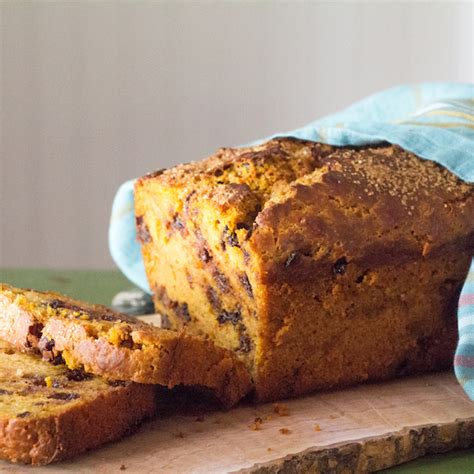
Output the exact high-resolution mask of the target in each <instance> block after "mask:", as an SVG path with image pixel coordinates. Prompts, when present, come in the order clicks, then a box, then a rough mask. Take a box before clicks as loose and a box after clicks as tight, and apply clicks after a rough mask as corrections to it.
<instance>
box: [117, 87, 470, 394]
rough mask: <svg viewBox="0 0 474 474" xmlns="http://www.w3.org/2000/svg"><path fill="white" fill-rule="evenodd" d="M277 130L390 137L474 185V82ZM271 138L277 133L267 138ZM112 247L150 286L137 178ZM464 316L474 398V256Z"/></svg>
mask: <svg viewBox="0 0 474 474" xmlns="http://www.w3.org/2000/svg"><path fill="white" fill-rule="evenodd" d="M273 136H274V137H275V136H292V137H298V138H302V139H306V140H313V141H318V142H323V143H328V144H330V145H339V146H343V145H353V146H360V145H370V144H376V143H380V142H383V141H385V142H389V143H393V144H396V145H400V146H401V147H402V148H404V149H405V150H408V151H411V152H412V153H415V154H416V155H418V156H420V157H422V158H425V159H427V160H432V161H436V162H437V163H439V164H441V165H443V166H444V167H445V168H448V169H449V170H451V171H452V172H453V173H454V174H456V175H457V176H459V177H460V178H461V179H463V180H465V181H467V182H471V183H473V182H474V85H473V84H445V83H432V84H417V85H406V86H399V87H395V88H393V89H389V90H386V91H383V92H380V93H378V94H375V95H372V96H370V97H367V98H366V99H363V100H361V101H360V102H357V103H355V104H353V105H351V106H350V107H348V108H347V109H345V110H343V111H342V112H339V113H336V114H333V115H329V116H327V117H324V118H322V119H319V120H316V121H315V122H312V123H310V124H308V125H306V126H305V127H302V128H298V129H296V130H293V131H290V132H284V133H277V134H275V135H273ZM268 138H271V137H267V138H266V139H265V140H267V139H268ZM261 141H263V140H261ZM473 222H474V216H473ZM473 225H474V224H473ZM109 246H110V252H111V254H112V257H113V259H114V260H115V262H116V263H117V265H118V267H119V268H120V269H121V270H122V272H123V273H124V274H125V276H126V277H127V278H128V279H129V280H131V281H132V282H133V283H135V284H136V285H137V286H139V287H140V288H142V289H144V290H146V291H148V292H149V291H150V290H149V286H148V282H147V279H146V275H145V269H144V266H143V261H142V257H141V252H140V246H139V244H138V242H137V241H136V235H135V218H134V214H133V180H132V181H128V182H126V183H125V184H123V185H122V186H121V187H120V189H119V190H118V192H117V195H116V197H115V200H114V203H113V208H112V217H111V222H110V230H109ZM458 322H459V332H460V337H459V344H458V348H457V352H456V357H455V372H456V375H457V377H458V380H459V382H460V383H461V384H462V385H463V387H464V389H465V390H466V392H467V394H468V395H469V396H470V398H471V399H473V400H474V261H473V265H472V266H471V270H470V273H469V275H468V277H467V280H466V283H465V285H464V288H463V291H462V295H461V299H460V304H459V314H458Z"/></svg>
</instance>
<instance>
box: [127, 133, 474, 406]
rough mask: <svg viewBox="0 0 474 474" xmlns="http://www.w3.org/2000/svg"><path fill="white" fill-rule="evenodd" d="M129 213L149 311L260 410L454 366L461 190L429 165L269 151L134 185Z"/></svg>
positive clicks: (372, 151) (470, 216)
mask: <svg viewBox="0 0 474 474" xmlns="http://www.w3.org/2000/svg"><path fill="white" fill-rule="evenodd" d="M135 212H136V224H137V235H138V238H139V240H140V241H141V243H142V252H143V258H144V262H145V267H146V271H147V276H148V280H149V282H150V287H151V289H152V291H153V297H154V303H155V307H156V310H157V311H158V312H160V313H161V314H163V315H164V318H165V319H166V320H167V322H168V324H169V326H170V327H172V328H174V329H176V328H181V327H184V326H186V327H187V328H188V330H189V331H192V332H193V333H195V334H203V335H206V336H207V337H209V338H210V339H211V340H213V341H215V343H216V344H217V345H219V346H222V347H225V348H227V349H230V350H232V351H235V353H236V354H237V355H238V356H239V357H240V358H241V359H242V360H243V361H244V362H245V363H246V364H247V366H248V367H249V370H250V371H251V374H252V377H253V381H254V383H255V386H256V392H257V395H258V398H260V399H261V400H272V399H278V398H282V397H288V396H295V395H298V394H302V393H306V392H308V391H311V390H314V389H319V388H328V387H335V386H343V385H347V384H353V383H356V382H361V381H365V380H381V379H387V378H390V377H394V376H397V375H401V374H408V373H414V372H419V371H428V370H436V369H441V368H444V367H448V366H449V365H450V364H451V361H452V355H453V350H454V347H455V343H456V338H457V333H456V319H455V314H456V304H457V299H458V296H459V291H460V287H461V285H462V282H463V279H464V278H465V275H466V273H467V270H468V266H469V262H470V258H471V255H472V252H473V247H474V186H473V185H470V184H467V183H463V182H461V181H460V180H459V179H457V178H456V177H455V176H454V175H453V174H451V173H450V172H449V171H447V170H446V169H443V168H442V167H440V166H439V165H437V164H435V163H433V162H430V161H427V160H423V159H421V158H419V157H417V156H415V155H413V154H411V153H408V152H406V151H404V150H403V149H401V148H399V147H397V146H392V145H382V146H376V147H367V148H360V149H349V148H336V147H330V146H327V145H322V144H319V143H313V142H307V141H303V140H298V139H292V138H280V139H273V140H271V141H269V142H267V143H264V144H263V145H259V146H255V147H251V148H239V149H222V150H219V151H218V152H217V153H216V154H215V155H214V156H212V157H210V158H208V159H207V160H204V161H201V162H196V163H190V164H186V165H180V166H176V167H175V168H172V169H169V170H160V171H158V172H155V173H151V174H149V175H147V176H145V177H143V178H141V179H139V180H138V181H137V183H136V186H135Z"/></svg>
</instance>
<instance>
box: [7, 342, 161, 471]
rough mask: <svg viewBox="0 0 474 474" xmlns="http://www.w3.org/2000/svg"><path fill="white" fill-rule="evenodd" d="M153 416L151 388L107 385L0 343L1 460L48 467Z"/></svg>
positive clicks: (133, 384)
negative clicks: (46, 465) (51, 463)
mask: <svg viewBox="0 0 474 474" xmlns="http://www.w3.org/2000/svg"><path fill="white" fill-rule="evenodd" d="M154 412H155V401H154V387H153V386H151V385H139V384H135V383H125V382H121V383H115V382H107V381H105V380H103V379H101V378H99V377H91V376H88V375H87V374H85V373H84V372H82V371H80V370H75V371H71V370H69V369H67V367H66V366H65V365H52V364H49V363H47V362H44V361H42V360H41V358H40V357H36V356H32V355H27V354H21V353H16V352H15V350H14V349H13V348H12V347H11V346H9V345H7V344H5V343H4V342H0V458H1V459H6V460H8V461H12V462H22V463H28V464H35V465H38V464H48V463H50V462H53V461H59V460H60V459H64V458H66V457H69V456H72V455H75V454H79V453H81V452H84V451H86V450H88V449H91V448H93V447H96V446H99V445H100V444H103V443H106V442H109V441H112V440H115V439H118V438H120V437H121V436H123V435H124V434H126V433H127V431H129V430H130V429H131V428H133V427H134V426H135V425H136V424H137V423H139V422H140V421H141V420H142V419H144V418H146V417H148V416H151V415H153V414H154Z"/></svg>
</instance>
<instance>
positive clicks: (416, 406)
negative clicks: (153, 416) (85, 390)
mask: <svg viewBox="0 0 474 474" xmlns="http://www.w3.org/2000/svg"><path fill="white" fill-rule="evenodd" d="M276 411H277V412H280V413H276ZM285 412H287V414H286V413H285ZM256 418H257V421H255V420H256ZM259 419H261V423H260V422H259V421H260V420H259ZM255 428H259V429H255ZM473 445H474V403H472V402H470V401H469V400H468V399H467V397H466V396H465V395H464V393H463V391H462V389H461V387H460V386H459V385H458V383H457V382H456V379H455V378H454V377H453V375H452V374H450V373H439V374H432V375H426V376H420V377H409V378H403V379H399V380H396V381H393V382H388V383H381V384H368V385H361V386H358V387H354V388H350V389H346V390H340V391H333V392H325V393H319V394H314V395H311V396H308V397H305V398H300V399H297V400H289V401H286V402H285V403H284V405H279V406H277V407H276V408H275V407H274V406H273V405H272V404H263V405H258V406H252V405H247V406H241V407H239V408H236V409H233V410H231V411H228V412H221V411H210V412H209V411H208V412H206V413H205V414H201V415H199V416H198V415H196V413H194V414H192V415H190V414H187V415H186V414H183V413H179V410H178V413H175V414H174V415H171V416H167V417H165V418H161V419H157V420H155V421H152V422H149V423H146V424H145V425H144V426H143V427H142V428H141V429H140V430H139V431H138V432H137V433H135V434H134V435H132V436H130V437H128V438H126V439H124V440H123V441H121V442H117V443H112V444H109V445H107V446H105V447H103V448H101V449H98V450H96V451H93V452H90V453H88V454H85V455H83V456H81V457H78V458H76V459H75V460H73V461H70V462H67V463H61V464H56V465H52V466H49V467H44V468H38V469H35V470H34V472H35V474H40V473H48V474H53V473H59V472H71V473H72V472H74V473H86V472H87V473H89V472H94V473H111V472H120V471H121V470H122V471H124V472H126V473H149V472H150V473H151V472H159V473H166V472H170V473H171V472H172V473H181V472H195V473H217V472H219V473H220V472H235V471H240V470H249V471H251V472H261V473H264V472H265V473H268V472H289V473H293V472H297V471H301V472H307V471H308V470H312V472H318V470H319V471H320V472H350V473H352V472H367V471H371V470H375V469H381V468H384V467H389V466H392V465H394V464H398V463H401V462H405V461H408V460H411V459H414V458H416V457H418V456H422V455H423V454H426V453H433V452H443V451H447V450H450V449H454V448H458V447H468V446H473ZM336 466H337V467H338V468H342V467H345V469H346V470H343V471H341V470H338V471H335V470H334V469H335V468H336ZM0 471H1V472H9V473H19V472H25V467H23V466H15V465H11V464H8V463H0Z"/></svg>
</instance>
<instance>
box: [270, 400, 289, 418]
mask: <svg viewBox="0 0 474 474" xmlns="http://www.w3.org/2000/svg"><path fill="white" fill-rule="evenodd" d="M273 411H274V412H275V413H276V414H277V415H278V416H289V414H290V410H289V408H288V406H287V405H285V404H284V403H274V404H273Z"/></svg>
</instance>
